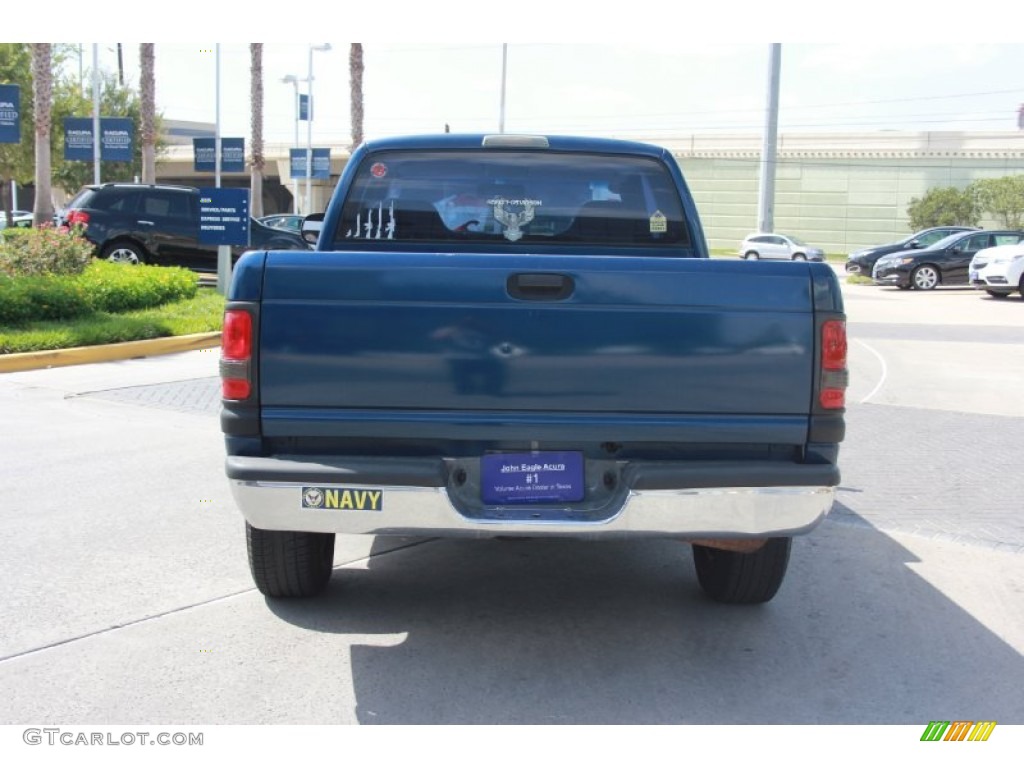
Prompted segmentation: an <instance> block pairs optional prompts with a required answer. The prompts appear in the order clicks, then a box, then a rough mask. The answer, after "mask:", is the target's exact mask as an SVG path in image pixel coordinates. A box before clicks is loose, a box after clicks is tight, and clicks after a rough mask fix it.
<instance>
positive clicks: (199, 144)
mask: <svg viewBox="0 0 1024 768" xmlns="http://www.w3.org/2000/svg"><path fill="white" fill-rule="evenodd" d="M192 154H193V157H194V161H193V166H192V169H193V170H194V171H195V172H196V173H216V172H217V140H216V139H192ZM220 169H221V171H222V172H223V173H243V172H244V171H245V139H235V138H232V139H227V138H222V139H221V140H220Z"/></svg>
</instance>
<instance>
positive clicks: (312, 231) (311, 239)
mask: <svg viewBox="0 0 1024 768" xmlns="http://www.w3.org/2000/svg"><path fill="white" fill-rule="evenodd" d="M323 227H324V215H323V214H322V213H311V214H310V215H309V216H307V217H306V218H304V219H303V220H302V226H300V227H299V231H300V232H301V233H302V239H303V240H305V241H306V242H307V243H309V244H310V245H316V241H317V240H319V239H320V231H321V230H322V229H323Z"/></svg>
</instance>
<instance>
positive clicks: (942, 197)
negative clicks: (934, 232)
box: [907, 187, 981, 232]
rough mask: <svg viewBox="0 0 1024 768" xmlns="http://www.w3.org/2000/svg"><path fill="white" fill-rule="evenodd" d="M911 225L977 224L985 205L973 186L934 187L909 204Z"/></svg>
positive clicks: (919, 227)
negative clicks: (964, 187) (980, 204)
mask: <svg viewBox="0 0 1024 768" xmlns="http://www.w3.org/2000/svg"><path fill="white" fill-rule="evenodd" d="M907 216H908V217H909V218H910V229H911V230H912V231H915V232H916V231H917V230H919V229H927V228H928V227H941V226H949V225H959V226H966V227H976V226H978V222H979V221H981V209H980V207H979V206H978V201H977V199H976V197H975V195H974V192H973V190H972V189H971V188H970V187H968V188H967V189H957V188H956V187H932V188H931V189H929V190H928V191H927V192H926V193H925V195H924V197H920V198H918V197H915V198H912V199H911V201H910V205H908V206H907Z"/></svg>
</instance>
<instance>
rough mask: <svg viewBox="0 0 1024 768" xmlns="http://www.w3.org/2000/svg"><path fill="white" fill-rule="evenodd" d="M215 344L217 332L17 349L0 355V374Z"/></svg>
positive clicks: (218, 338)
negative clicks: (61, 346) (117, 342)
mask: <svg viewBox="0 0 1024 768" xmlns="http://www.w3.org/2000/svg"><path fill="white" fill-rule="evenodd" d="M216 346H220V331H213V332H211V333H193V334H190V335H188V336H169V337H167V338H162V339H146V340H145V341H126V342H123V343H121V344H98V345H96V346H94V347H72V348H70V349H52V350H47V351H45V352H18V353H15V354H10V355H0V373H13V372H14V371H32V370H35V369H37V368H56V367H59V366H62V365H84V364H86V363H103V362H107V361H109V360H127V359H129V358H133V357H151V356H153V355H169V354H172V353H174V352H189V351H191V350H193V349H209V348H210V347H216Z"/></svg>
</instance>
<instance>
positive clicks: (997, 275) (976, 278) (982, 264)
mask: <svg viewBox="0 0 1024 768" xmlns="http://www.w3.org/2000/svg"><path fill="white" fill-rule="evenodd" d="M969 271H970V281H971V285H973V286H974V287H975V288H980V289H982V290H983V291H985V292H986V293H987V294H988V295H989V296H992V297H993V298H997V299H1002V298H1005V297H1007V296H1009V295H1010V294H1011V293H1013V292H1014V291H1018V292H1019V293H1020V294H1021V298H1024V242H1020V243H1014V244H1013V245H997V246H995V247H994V248H985V249H983V250H980V251H978V252H977V253H976V254H974V258H973V259H971V266H970V268H969Z"/></svg>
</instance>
